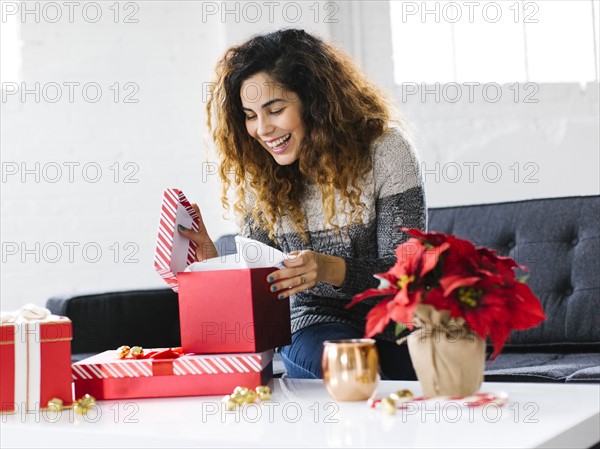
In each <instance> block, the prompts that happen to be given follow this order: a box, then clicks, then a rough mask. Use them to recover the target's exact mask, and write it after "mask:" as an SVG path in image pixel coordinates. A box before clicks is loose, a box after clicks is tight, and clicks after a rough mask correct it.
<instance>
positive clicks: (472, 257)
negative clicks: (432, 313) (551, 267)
mask: <svg viewBox="0 0 600 449" xmlns="http://www.w3.org/2000/svg"><path fill="white" fill-rule="evenodd" d="M402 230H403V231H405V232H407V233H408V234H409V235H410V236H411V237H412V238H411V239H409V240H408V241H407V242H405V243H403V244H401V245H399V246H398V248H397V249H396V258H397V261H396V264H395V265H394V266H393V267H392V268H391V269H390V270H389V271H388V272H387V273H380V274H378V275H376V277H378V278H379V279H380V281H381V283H380V286H379V288H374V289H369V290H367V291H365V292H363V293H361V294H359V295H356V296H355V297H354V299H353V300H352V302H351V303H350V304H349V305H348V306H347V307H351V306H353V305H354V304H356V303H357V302H359V301H362V300H363V299H366V298H370V297H374V296H382V297H383V299H382V300H381V301H380V302H379V303H378V304H377V305H376V306H375V307H373V309H371V311H370V312H369V314H368V315H367V326H366V336H367V337H371V336H373V335H375V334H377V333H380V332H382V331H383V330H384V328H385V327H386V325H387V324H388V323H389V322H390V321H395V322H397V323H402V324H404V325H406V326H407V327H411V328H412V325H411V324H412V320H413V316H414V310H415V308H416V306H417V305H418V304H420V303H423V304H428V305H431V306H433V307H434V308H436V309H438V310H448V311H449V313H450V316H451V317H454V318H459V317H462V318H464V320H465V322H466V324H467V325H468V326H469V327H470V328H471V329H472V330H473V331H474V332H475V333H477V334H478V335H479V336H481V338H483V339H486V338H487V337H488V336H489V337H490V340H491V342H492V345H493V347H494V351H493V354H492V358H495V357H496V356H497V355H498V354H499V353H500V351H501V350H502V347H503V345H504V343H505V342H506V340H507V339H508V338H509V336H510V333H511V331H512V330H520V329H528V328H530V327H533V326H536V325H538V324H539V323H540V322H541V321H543V320H544V319H545V314H544V311H543V309H542V306H541V304H540V302H539V300H538V299H537V298H536V297H535V295H534V294H533V292H532V291H531V289H530V288H529V287H528V286H527V285H526V284H524V283H523V282H520V281H519V280H517V279H516V276H515V269H516V268H521V269H526V268H525V267H523V266H520V265H518V264H517V263H516V262H515V261H514V260H513V259H511V258H510V257H502V256H498V255H497V254H496V251H494V250H491V249H488V248H484V247H475V245H473V243H471V242H469V241H468V240H464V239H460V238H457V237H455V236H453V235H446V234H441V233H435V232H430V233H424V232H422V231H420V230H418V229H406V228H403V229H402Z"/></svg>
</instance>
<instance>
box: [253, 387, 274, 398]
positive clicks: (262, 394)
mask: <svg viewBox="0 0 600 449" xmlns="http://www.w3.org/2000/svg"><path fill="white" fill-rule="evenodd" d="M255 391H256V395H257V396H258V399H260V400H261V401H270V400H271V389H270V388H269V387H267V386H266V385H259V386H258V387H256V388H255Z"/></svg>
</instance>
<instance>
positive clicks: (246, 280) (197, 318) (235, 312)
mask: <svg viewBox="0 0 600 449" xmlns="http://www.w3.org/2000/svg"><path fill="white" fill-rule="evenodd" d="M190 210H191V212H190ZM192 212H193V213H192ZM196 219H197V215H196V213H195V212H194V211H193V209H191V206H190V203H189V201H188V200H187V199H186V198H185V195H184V194H183V193H182V192H181V191H180V190H178V189H167V190H165V192H164V195H163V202H162V212H161V219H160V225H159V233H158V241H157V247H156V253H155V254H156V256H155V267H156V269H157V271H158V272H159V274H160V275H161V276H162V277H163V278H164V279H165V280H166V281H167V283H168V284H169V285H170V286H171V287H172V288H173V289H174V290H175V291H178V293H179V316H180V324H181V345H182V347H183V351H184V352H186V353H202V354H206V353H237V352H261V351H264V350H267V349H272V348H276V347H279V346H286V345H289V344H290V343H291V338H292V337H291V325H290V301H289V298H286V299H283V300H279V299H277V296H276V294H275V293H273V292H271V291H270V289H269V287H270V285H269V283H268V282H267V276H268V275H269V273H271V272H273V271H275V270H276V268H273V267H269V268H237V269H231V266H230V265H228V263H227V262H229V263H231V260H232V259H231V258H230V259H229V261H227V260H226V259H227V258H219V259H210V261H213V262H214V263H212V264H204V262H203V264H204V265H211V268H210V270H211V271H193V272H183V271H184V270H185V268H186V267H187V266H188V265H190V264H191V263H193V261H194V257H193V254H194V251H195V246H194V245H193V243H191V242H190V241H189V240H187V239H185V238H184V237H182V236H180V235H179V233H178V232H177V231H176V229H175V228H176V227H177V225H179V224H181V225H183V226H185V227H186V228H190V227H192V226H193V225H194V224H195V223H197V221H196ZM195 229H197V228H195ZM250 246H252V245H250ZM250 249H256V248H250ZM258 251H261V250H260V249H258ZM241 252H242V254H243V253H244V251H241ZM264 255H265V256H266V254H264ZM236 260H237V259H236ZM215 261H216V262H215ZM206 262H208V261H206ZM220 265H222V266H223V267H227V268H228V269H218V268H219V266H220ZM215 267H216V268H217V269H215Z"/></svg>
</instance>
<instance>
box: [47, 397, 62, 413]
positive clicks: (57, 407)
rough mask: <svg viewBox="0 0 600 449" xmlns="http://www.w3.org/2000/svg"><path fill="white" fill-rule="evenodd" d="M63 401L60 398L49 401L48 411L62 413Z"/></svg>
mask: <svg viewBox="0 0 600 449" xmlns="http://www.w3.org/2000/svg"><path fill="white" fill-rule="evenodd" d="M63 404H64V403H63V400H62V399H59V398H52V399H50V400H49V401H48V409H50V410H52V411H53V412H60V411H61V410H62V409H63Z"/></svg>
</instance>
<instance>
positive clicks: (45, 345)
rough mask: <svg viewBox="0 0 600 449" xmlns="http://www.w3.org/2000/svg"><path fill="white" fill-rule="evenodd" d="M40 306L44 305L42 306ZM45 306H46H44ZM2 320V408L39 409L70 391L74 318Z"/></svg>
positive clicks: (67, 398) (65, 398)
mask: <svg viewBox="0 0 600 449" xmlns="http://www.w3.org/2000/svg"><path fill="white" fill-rule="evenodd" d="M40 309H41V308H40ZM43 310H46V309H43ZM48 315H49V317H46V318H44V319H43V320H37V319H32V320H26V321H24V320H21V319H19V318H17V320H16V321H15V322H4V323H2V324H0V412H2V413H19V412H26V411H32V410H39V409H40V408H45V407H47V406H48V401H50V399H53V398H59V399H61V400H62V401H63V402H64V404H65V405H67V404H70V403H71V402H72V401H73V397H72V391H71V338H72V335H73V334H72V329H71V321H70V320H69V319H68V318H66V317H58V316H50V313H49V311H48Z"/></svg>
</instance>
